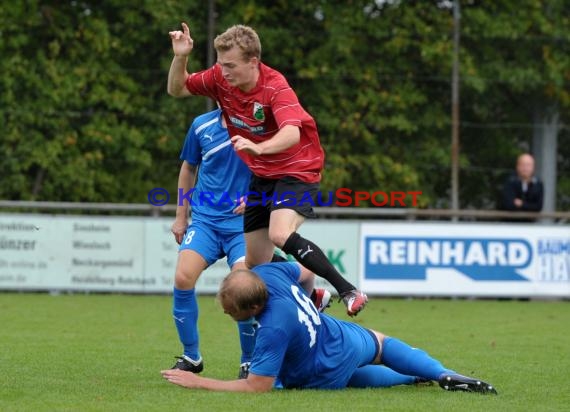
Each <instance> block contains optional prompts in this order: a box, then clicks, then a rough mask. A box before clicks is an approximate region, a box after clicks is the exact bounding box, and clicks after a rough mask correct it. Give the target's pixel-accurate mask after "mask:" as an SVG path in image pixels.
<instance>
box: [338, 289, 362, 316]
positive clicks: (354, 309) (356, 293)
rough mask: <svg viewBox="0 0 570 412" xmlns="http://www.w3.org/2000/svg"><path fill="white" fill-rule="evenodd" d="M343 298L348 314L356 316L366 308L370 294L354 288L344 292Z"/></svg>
mask: <svg viewBox="0 0 570 412" xmlns="http://www.w3.org/2000/svg"><path fill="white" fill-rule="evenodd" d="M341 300H342V301H343V302H344V305H345V306H346V313H347V314H348V316H356V315H358V313H359V312H360V311H361V310H362V309H364V306H366V303H368V296H366V295H365V294H364V293H363V292H361V291H360V290H356V289H354V290H351V291H349V292H346V293H344V294H343V295H342V296H341Z"/></svg>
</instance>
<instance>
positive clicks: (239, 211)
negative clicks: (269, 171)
mask: <svg viewBox="0 0 570 412" xmlns="http://www.w3.org/2000/svg"><path fill="white" fill-rule="evenodd" d="M246 206H247V196H242V197H240V198H239V202H238V205H237V207H236V208H235V209H234V210H233V212H234V213H235V214H236V215H243V214H244V213H245V207H246Z"/></svg>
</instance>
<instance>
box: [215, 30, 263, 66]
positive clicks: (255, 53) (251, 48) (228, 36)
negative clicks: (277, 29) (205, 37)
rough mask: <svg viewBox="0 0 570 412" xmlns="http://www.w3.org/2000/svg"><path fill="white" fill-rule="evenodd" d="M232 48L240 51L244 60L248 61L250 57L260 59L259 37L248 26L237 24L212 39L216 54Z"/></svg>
mask: <svg viewBox="0 0 570 412" xmlns="http://www.w3.org/2000/svg"><path fill="white" fill-rule="evenodd" d="M233 47H238V48H239V49H240V50H241V54H242V57H243V58H244V60H249V59H251V58H252V57H257V58H258V59H261V42H260V41H259V36H258V35H257V33H256V32H255V30H253V29H252V28H251V27H249V26H244V25H243V24H237V25H235V26H232V27H230V28H229V29H227V30H226V31H225V32H223V33H222V34H220V35H218V36H217V37H216V38H215V39H214V48H215V49H216V51H217V52H226V51H228V50H230V49H232V48H233Z"/></svg>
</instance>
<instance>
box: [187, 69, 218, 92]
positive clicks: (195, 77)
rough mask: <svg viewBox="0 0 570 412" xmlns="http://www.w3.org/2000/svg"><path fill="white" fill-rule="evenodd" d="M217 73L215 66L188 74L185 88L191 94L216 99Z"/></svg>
mask: <svg viewBox="0 0 570 412" xmlns="http://www.w3.org/2000/svg"><path fill="white" fill-rule="evenodd" d="M219 71H220V69H219V67H218V65H217V64H216V65H214V66H212V67H210V68H209V69H206V70H202V71H200V72H195V73H192V74H190V75H189V76H188V78H187V79H186V88H187V89H188V91H189V92H190V93H192V94H196V95H199V96H208V97H211V98H212V99H216V89H217V87H216V79H217V78H218V77H219V73H218V72H219Z"/></svg>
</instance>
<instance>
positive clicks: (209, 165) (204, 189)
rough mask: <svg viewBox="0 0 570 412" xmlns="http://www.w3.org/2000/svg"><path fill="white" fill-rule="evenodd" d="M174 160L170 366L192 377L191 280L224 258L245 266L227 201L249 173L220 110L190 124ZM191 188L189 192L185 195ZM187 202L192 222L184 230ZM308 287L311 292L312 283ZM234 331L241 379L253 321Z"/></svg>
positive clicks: (237, 224) (195, 355) (239, 226)
mask: <svg viewBox="0 0 570 412" xmlns="http://www.w3.org/2000/svg"><path fill="white" fill-rule="evenodd" d="M180 159H181V160H182V166H181V168H180V174H179V177H178V188H179V190H181V191H182V193H179V199H178V200H179V201H178V206H177V208H176V220H175V221H174V223H173V225H172V233H173V234H174V237H175V238H176V242H178V243H179V244H180V248H179V254H178V262H177V265H176V272H175V278H174V292H173V298H174V299H173V300H174V303H173V316H174V320H175V325H176V329H177V331H178V336H179V338H180V341H181V343H182V344H183V346H184V353H183V355H182V356H180V357H179V358H178V361H177V362H176V364H175V365H174V368H176V369H182V370H187V371H192V372H196V373H198V372H201V371H202V369H203V367H204V364H203V360H202V356H201V354H200V348H199V336H198V325H197V321H198V303H197V300H196V295H195V285H196V281H197V280H198V277H199V276H200V274H201V273H202V272H203V271H204V270H205V269H206V268H207V267H208V266H209V265H211V264H212V263H214V262H216V261H217V260H218V259H221V258H223V257H224V256H227V260H228V265H229V266H230V268H231V269H232V270H236V269H244V268H245V264H244V260H245V239H244V236H243V216H242V215H241V214H239V211H240V209H243V208H242V207H237V208H236V205H235V204H233V203H232V202H233V201H236V200H237V198H238V197H239V196H240V194H243V193H245V192H246V191H247V186H248V182H249V176H250V172H249V170H248V168H247V166H246V165H245V164H244V163H243V162H242V161H241V160H240V158H239V157H238V156H236V155H235V153H234V151H233V149H232V147H231V142H230V138H229V135H228V132H227V129H226V127H225V123H224V120H223V117H222V116H221V111H220V110H214V111H212V112H209V113H206V114H203V115H201V116H198V117H197V118H196V119H195V120H194V121H193V122H192V125H191V126H190V129H189V130H188V133H187V135H186V140H185V142H184V147H183V149H182V152H181V154H180ZM198 166H199V171H198V182H197V184H196V185H195V181H196V169H197V168H198ZM191 189H194V191H193V196H191V197H190V196H189V195H188V194H189V193H190V192H191ZM180 195H182V196H180ZM190 199H191V200H190ZM190 201H191V202H192V223H191V225H190V226H189V225H188V209H189V202H190ZM242 213H243V210H242ZM308 286H309V287H311V289H309V291H311V290H312V285H308ZM313 298H314V299H315V303H316V304H317V305H319V304H320V305H321V307H324V306H326V305H327V304H328V299H329V298H330V294H329V293H328V292H327V291H325V290H324V289H316V290H314V291H313ZM238 330H239V336H240V343H241V349H242V355H241V366H240V375H241V376H245V374H246V373H247V368H248V365H249V363H248V362H249V361H250V360H251V356H252V352H253V346H254V343H255V341H254V332H255V321H254V319H243V320H241V321H239V322H238Z"/></svg>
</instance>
